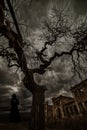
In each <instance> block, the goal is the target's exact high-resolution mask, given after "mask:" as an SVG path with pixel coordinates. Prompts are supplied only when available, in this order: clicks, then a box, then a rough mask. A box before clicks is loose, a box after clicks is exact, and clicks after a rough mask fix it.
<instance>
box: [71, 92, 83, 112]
mask: <svg viewBox="0 0 87 130" xmlns="http://www.w3.org/2000/svg"><path fill="white" fill-rule="evenodd" d="M72 94H73V97H74V102H75V105H76V108H77V111H78V114H79V115H81V112H80V107H79V105H78V102H77V99H76V98H75V95H74V93H72Z"/></svg>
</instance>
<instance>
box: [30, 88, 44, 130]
mask: <svg viewBox="0 0 87 130" xmlns="http://www.w3.org/2000/svg"><path fill="white" fill-rule="evenodd" d="M31 113H32V121H31V130H44V126H45V114H44V90H43V89H40V88H39V89H38V90H37V91H35V93H34V94H33V101H32V111H31Z"/></svg>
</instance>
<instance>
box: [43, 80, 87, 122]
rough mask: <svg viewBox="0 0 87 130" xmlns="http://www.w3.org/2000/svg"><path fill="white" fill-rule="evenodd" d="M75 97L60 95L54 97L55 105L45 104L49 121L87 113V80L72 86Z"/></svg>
mask: <svg viewBox="0 0 87 130" xmlns="http://www.w3.org/2000/svg"><path fill="white" fill-rule="evenodd" d="M70 90H71V92H72V94H73V98H71V97H66V96H63V95H60V96H59V97H57V98H52V102H53V105H52V106H50V105H48V103H46V104H45V117H46V122H47V121H56V120H58V119H66V118H75V117H78V116H82V115H84V114H87V80H84V81H83V82H81V83H80V84H77V85H75V86H74V87H72V88H71V89H70Z"/></svg>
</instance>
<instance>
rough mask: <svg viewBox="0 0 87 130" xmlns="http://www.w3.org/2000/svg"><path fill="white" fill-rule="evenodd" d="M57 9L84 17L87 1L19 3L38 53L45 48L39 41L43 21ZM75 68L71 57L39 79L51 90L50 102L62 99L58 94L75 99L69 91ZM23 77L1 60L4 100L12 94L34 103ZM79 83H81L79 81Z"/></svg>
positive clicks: (0, 85)
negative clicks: (52, 9) (53, 99)
mask: <svg viewBox="0 0 87 130" xmlns="http://www.w3.org/2000/svg"><path fill="white" fill-rule="evenodd" d="M53 6H56V7H57V8H58V9H67V8H69V10H72V11H71V12H73V13H74V15H75V18H76V17H78V16H80V15H81V16H84V15H86V13H87V1H86V0H84V1H83V0H70V1H69V0H31V2H29V0H20V1H19V2H18V9H19V12H20V17H19V19H18V20H20V19H21V21H22V22H25V24H26V23H27V25H28V28H27V31H28V33H29V35H28V36H27V39H31V42H32V45H33V42H34V45H35V48H36V49H37V48H38V49H40V48H41V47H42V46H43V44H44V41H39V40H38V39H39V33H41V30H40V29H39V28H40V25H41V23H42V21H43V20H44V19H45V18H46V17H47V15H48V13H49V9H50V8H51V7H53ZM18 22H19V21H18ZM32 40H33V41H32ZM0 44H2V42H1V43H0ZM29 51H30V50H28V51H27V52H26V55H28V52H29ZM50 53H51V52H49V55H50ZM27 60H28V62H30V61H29V56H27ZM3 62H4V63H3ZM71 68H72V66H71V60H70V59H69V58H68V57H62V58H60V59H58V58H56V59H55V60H54V61H53V63H52V64H51V66H50V67H49V69H48V71H47V72H46V73H45V74H44V75H38V76H37V74H36V75H35V81H36V82H37V83H38V84H44V85H45V86H46V87H47V92H46V97H47V98H48V99H49V98H50V97H55V96H58V94H65V95H66V94H67V95H71V93H70V91H69V89H70V87H71V86H73V85H74V84H75V82H73V80H72V75H73V74H72V71H71ZM13 70H14V69H13ZM19 73H20V72H18V73H16V71H15V72H13V71H12V69H11V70H8V68H7V67H6V61H2V60H1V59H0V100H7V97H11V94H12V93H13V92H16V93H17V94H18V96H19V97H20V100H21V102H22V103H23V102H25V103H27V102H28V101H30V102H31V93H30V92H29V91H28V90H27V89H26V88H25V87H24V86H23V83H22V81H21V80H22V78H20V77H21V76H20V74H19ZM76 80H77V81H76V82H77V83H78V82H79V80H78V79H76Z"/></svg>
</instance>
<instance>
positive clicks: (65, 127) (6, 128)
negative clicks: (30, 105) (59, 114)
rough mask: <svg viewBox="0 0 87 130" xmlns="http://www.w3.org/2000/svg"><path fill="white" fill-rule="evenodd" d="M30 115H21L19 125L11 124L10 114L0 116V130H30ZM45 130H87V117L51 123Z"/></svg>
mask: <svg viewBox="0 0 87 130" xmlns="http://www.w3.org/2000/svg"><path fill="white" fill-rule="evenodd" d="M30 122H31V118H30V117H29V113H22V114H21V121H20V122H19V123H10V122H9V118H8V114H0V130H30V129H29V125H30ZM45 130H87V116H84V117H79V118H75V119H65V120H59V121H56V122H54V123H53V122H50V123H48V124H47V125H46V128H45Z"/></svg>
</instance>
